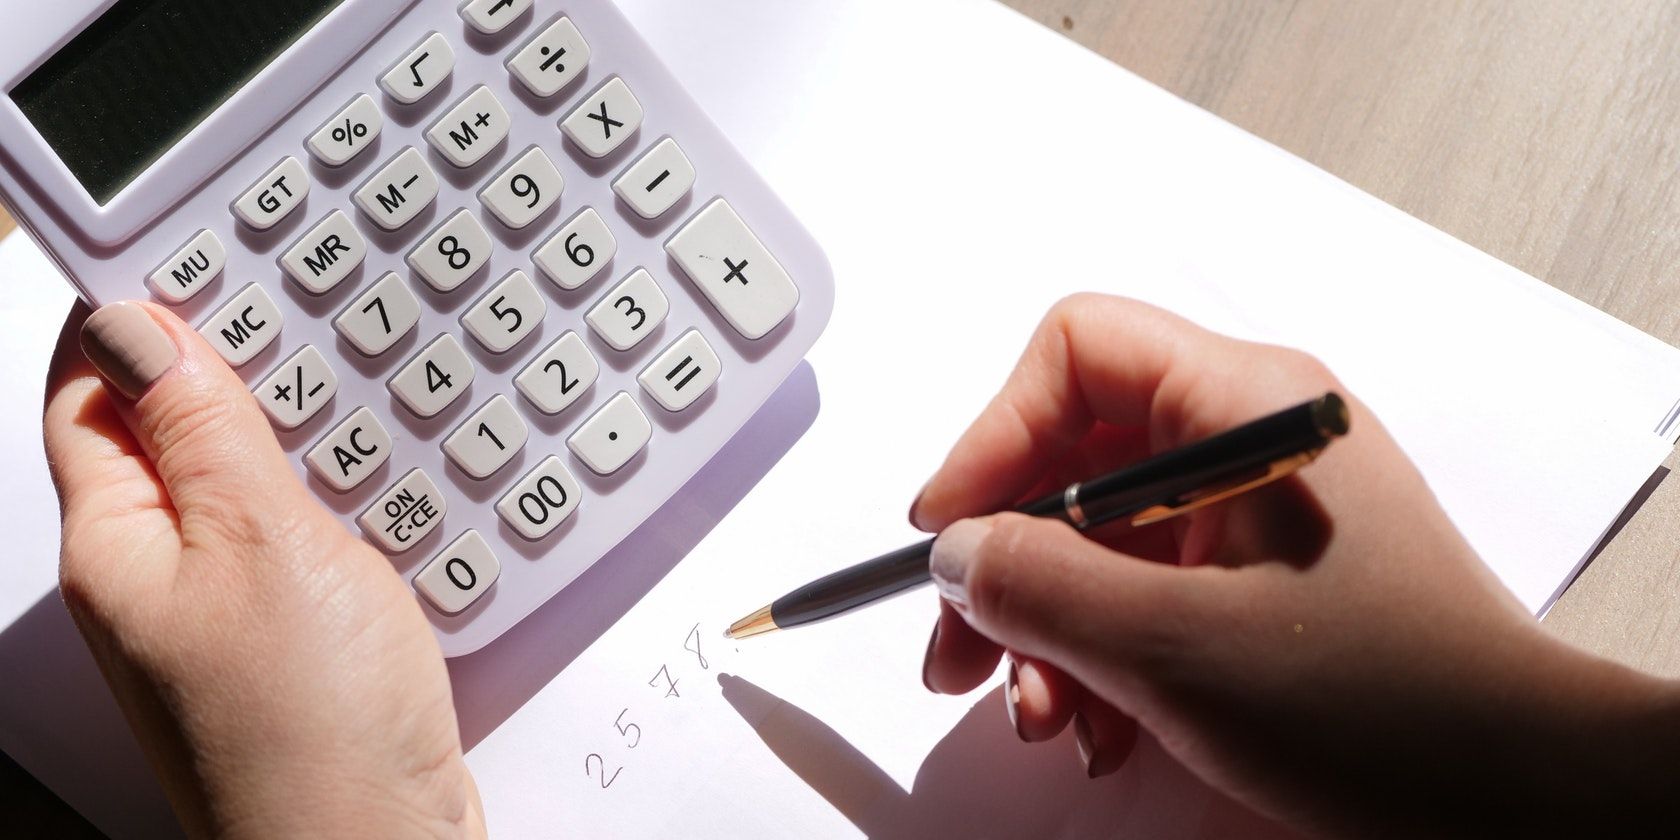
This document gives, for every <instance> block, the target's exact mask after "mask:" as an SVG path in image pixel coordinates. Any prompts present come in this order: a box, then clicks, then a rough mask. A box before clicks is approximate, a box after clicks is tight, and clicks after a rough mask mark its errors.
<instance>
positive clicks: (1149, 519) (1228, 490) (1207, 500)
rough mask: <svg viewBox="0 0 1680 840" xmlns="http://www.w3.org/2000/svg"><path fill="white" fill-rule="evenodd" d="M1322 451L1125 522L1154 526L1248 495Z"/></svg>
mask: <svg viewBox="0 0 1680 840" xmlns="http://www.w3.org/2000/svg"><path fill="white" fill-rule="evenodd" d="M1323 452H1324V447H1322V446H1321V447H1319V448H1317V449H1310V450H1308V451H1306V452H1301V453H1297V454H1295V455H1291V456H1289V457H1287V458H1280V459H1278V460H1276V461H1273V462H1272V463H1271V464H1269V465H1267V467H1266V471H1265V472H1264V473H1261V474H1260V475H1259V476H1256V477H1254V478H1239V479H1236V480H1234V481H1231V482H1228V483H1226V484H1223V485H1216V486H1213V487H1207V488H1204V489H1201V490H1197V491H1195V492H1193V493H1187V494H1185V495H1184V496H1182V497H1180V498H1179V499H1178V500H1177V501H1176V502H1172V503H1169V504H1163V505H1155V506H1154V507H1148V508H1144V509H1143V510H1140V511H1138V512H1137V513H1134V514H1132V516H1131V519H1130V520H1128V521H1130V522H1131V524H1132V525H1133V526H1134V527H1141V526H1144V525H1153V524H1155V523H1156V522H1160V521H1162V520H1165V519H1171V518H1173V517H1175V516H1183V515H1184V514H1186V513H1189V512H1191V511H1193V510H1199V509H1201V508H1204V507H1207V506H1208V505H1211V504H1215V503H1217V502H1222V501H1224V500H1226V499H1229V498H1231V497H1232V496H1236V495H1239V494H1242V493H1247V492H1248V491H1250V490H1253V489H1254V488H1256V487H1260V486H1261V485H1265V484H1270V483H1272V482H1274V481H1277V480H1278V479H1280V478H1283V477H1284V476H1287V475H1290V474H1292V473H1294V472H1295V471H1296V470H1299V469H1300V468H1302V467H1304V466H1306V465H1308V464H1310V463H1312V462H1313V460H1314V459H1316V458H1318V456H1319V455H1320V454H1321V453H1323Z"/></svg>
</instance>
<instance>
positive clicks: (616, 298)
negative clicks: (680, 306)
mask: <svg viewBox="0 0 1680 840" xmlns="http://www.w3.org/2000/svg"><path fill="white" fill-rule="evenodd" d="M670 311H671V302H670V301H668V300H666V299H665V293H664V292H662V291H660V290H659V284H658V283H655V282H653V275H651V274H648V273H647V269H645V268H638V269H636V270H635V271H633V272H631V274H630V276H629V277H626V278H624V281H623V282H621V283H619V284H618V285H617V286H614V287H613V289H612V291H610V292H607V294H606V297H603V298H601V301H600V302H599V303H597V304H595V306H594V308H592V309H590V310H589V314H588V315H585V316H584V320H585V321H588V322H589V326H590V327H593V328H594V330H595V334H596V335H598V336H600V337H601V338H602V340H604V341H606V342H607V343H608V344H610V345H612V347H613V349H614V350H629V349H630V348H632V347H635V346H636V345H637V344H640V343H641V341H642V339H643V338H646V337H647V336H649V335H651V334H652V333H653V331H654V330H656V329H658V328H659V325H660V324H662V323H664V322H665V315H666V314H667V313H669V312H670Z"/></svg>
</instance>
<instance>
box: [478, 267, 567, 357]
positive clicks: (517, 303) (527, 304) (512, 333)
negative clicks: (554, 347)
mask: <svg viewBox="0 0 1680 840" xmlns="http://www.w3.org/2000/svg"><path fill="white" fill-rule="evenodd" d="M547 313H548V304H546V303H544V302H543V296H542V293H540V292H538V291H537V285H536V284H535V283H532V282H531V278H530V277H529V276H527V275H526V274H525V272H524V271H522V270H520V269H514V270H513V272H512V273H511V274H509V275H508V276H507V277H506V279H504V280H502V282H500V283H497V284H496V288H494V289H491V290H490V291H489V292H488V293H486V294H485V295H484V297H482V298H479V299H478V303H475V304H473V306H472V308H471V309H468V310H467V312H466V314H465V315H462V316H461V324H462V325H463V326H465V327H466V328H467V332H470V333H472V336H473V338H476V339H478V343H479V344H482V345H484V349H486V350H489V351H490V352H492V353H506V352H507V351H509V350H511V349H513V346H514V345H515V344H518V343H519V342H521V341H523V340H524V339H525V336H528V335H530V334H531V333H532V332H534V331H535V330H536V329H537V326H538V325H540V324H541V323H542V319H543V316H544V315H546V314H547Z"/></svg>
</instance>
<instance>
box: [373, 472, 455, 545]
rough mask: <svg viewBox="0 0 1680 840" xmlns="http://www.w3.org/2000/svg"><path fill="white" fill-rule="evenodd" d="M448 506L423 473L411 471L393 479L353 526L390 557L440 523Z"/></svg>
mask: <svg viewBox="0 0 1680 840" xmlns="http://www.w3.org/2000/svg"><path fill="white" fill-rule="evenodd" d="M448 510H449V504H448V502H446V501H445V500H444V498H443V494H442V493H440V492H438V488H437V484H435V483H433V482H432V480H431V478H429V477H427V475H426V473H425V471H424V470H421V469H419V468H415V469H412V470H409V472H408V475H405V476H403V477H402V478H400V479H398V480H397V483H396V484H393V485H391V489H389V490H386V491H385V492H384V493H383V494H382V495H380V497H379V498H378V500H376V501H375V502H374V503H373V505H372V506H370V507H369V508H368V509H367V510H366V511H363V512H362V515H361V516H358V517H356V524H358V525H361V526H362V530H363V531H365V532H366V533H367V535H368V536H369V537H372V538H373V540H374V541H375V542H377V543H379V545H380V547H382V548H384V549H385V550H386V551H387V552H389V553H391V554H396V553H398V552H402V551H407V550H408V549H410V548H412V547H413V546H414V544H415V543H417V542H419V541H421V540H423V539H425V538H426V535H427V534H430V533H431V532H432V529H434V528H436V527H437V526H438V523H439V522H442V521H443V515H444V514H445V513H447V512H448Z"/></svg>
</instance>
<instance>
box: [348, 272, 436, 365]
mask: <svg viewBox="0 0 1680 840" xmlns="http://www.w3.org/2000/svg"><path fill="white" fill-rule="evenodd" d="M418 323H420V301H419V300H418V299H417V298H415V297H414V292H412V291H410V290H409V288H408V284H407V283H404V282H403V281H402V278H401V277H398V276H397V274H396V272H394V271H387V272H385V276H384V277H381V278H379V280H378V281H376V282H375V283H374V284H373V285H372V286H370V287H368V290H367V291H365V292H363V293H361V294H360V295H358V296H357V297H356V299H355V300H353V301H351V302H350V305H349V306H347V307H345V308H344V311H343V312H340V313H338V317H337V318H334V319H333V328H334V329H336V330H338V334H339V335H342V336H344V340H345V341H348V342H350V345H351V346H352V347H355V348H356V349H357V350H358V351H360V352H361V353H362V355H364V356H377V355H379V354H380V353H383V352H385V351H386V350H389V349H391V345H393V344H396V343H397V340H398V339H400V338H402V337H403V336H405V335H408V331H409V330H412V329H414V325H415V324H418Z"/></svg>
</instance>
